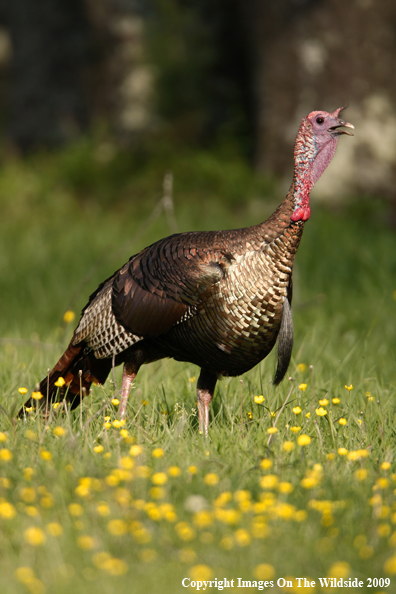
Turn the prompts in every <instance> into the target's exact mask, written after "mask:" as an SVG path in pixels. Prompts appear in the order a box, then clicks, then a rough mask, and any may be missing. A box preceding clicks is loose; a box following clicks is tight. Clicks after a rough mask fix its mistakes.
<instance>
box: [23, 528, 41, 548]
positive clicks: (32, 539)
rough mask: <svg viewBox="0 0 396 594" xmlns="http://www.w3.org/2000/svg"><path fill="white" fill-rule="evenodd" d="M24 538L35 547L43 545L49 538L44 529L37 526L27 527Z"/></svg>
mask: <svg viewBox="0 0 396 594" xmlns="http://www.w3.org/2000/svg"><path fill="white" fill-rule="evenodd" d="M23 538H24V540H25V542H27V544H30V545H32V546H33V547H37V546H40V545H43V544H44V543H45V541H46V540H47V537H46V536H45V533H44V532H43V530H41V528H38V527H37V526H30V528H26V530H25V531H24V533H23Z"/></svg>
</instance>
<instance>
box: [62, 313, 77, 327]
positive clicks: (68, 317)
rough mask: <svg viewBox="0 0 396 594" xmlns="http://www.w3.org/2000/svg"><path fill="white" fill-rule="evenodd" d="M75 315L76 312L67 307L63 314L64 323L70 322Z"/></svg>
mask: <svg viewBox="0 0 396 594" xmlns="http://www.w3.org/2000/svg"><path fill="white" fill-rule="evenodd" d="M75 317H76V314H75V313H74V311H71V310H70V309H68V310H67V311H65V313H64V314H63V321H64V322H65V324H71V323H72V321H73V320H74V318H75Z"/></svg>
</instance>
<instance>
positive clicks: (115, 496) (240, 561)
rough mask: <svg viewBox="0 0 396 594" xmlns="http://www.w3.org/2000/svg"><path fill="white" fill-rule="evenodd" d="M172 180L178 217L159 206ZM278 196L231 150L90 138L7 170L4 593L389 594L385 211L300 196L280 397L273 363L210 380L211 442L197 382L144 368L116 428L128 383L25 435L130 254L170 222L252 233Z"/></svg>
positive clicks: (0, 517) (357, 201) (0, 487)
mask: <svg viewBox="0 0 396 594" xmlns="http://www.w3.org/2000/svg"><path fill="white" fill-rule="evenodd" d="M167 169H170V170H171V171H172V173H173V176H174V189H173V198H174V215H175V220H176V223H175V221H174V220H173V218H170V219H169V217H167V216H166V212H164V210H163V209H161V204H162V203H160V200H161V197H162V181H163V177H164V174H165V172H166V170H167ZM323 183H325V178H324V179H323ZM281 199H282V196H281V195H280V194H279V192H277V191H276V190H275V186H274V184H273V183H272V181H271V180H268V179H261V178H259V177H257V176H255V175H253V173H252V172H251V171H250V169H249V167H248V166H247V165H246V164H245V163H244V162H243V161H242V160H241V159H240V158H239V157H236V156H235V155H234V154H232V153H231V154H228V153H227V151H224V150H223V151H219V153H218V154H208V153H205V152H204V151H202V152H195V153H188V152H186V151H179V152H178V151H174V153H172V155H169V154H168V153H167V150H166V147H162V148H161V150H159V153H158V155H152V154H150V155H149V154H145V152H144V150H142V151H141V152H140V153H139V154H138V155H136V154H127V153H121V152H120V153H119V152H118V151H117V150H116V149H115V148H114V147H113V146H112V145H111V144H110V143H108V142H97V143H96V144H95V143H91V142H90V141H82V142H80V143H79V144H77V145H75V146H74V147H71V148H69V149H65V150H64V151H63V152H60V153H58V154H56V155H48V154H47V155H45V154H43V155H36V156H35V157H32V158H30V159H28V160H27V161H20V160H17V159H15V160H13V159H6V158H5V157H4V156H3V158H2V168H1V171H0V206H1V212H2V216H1V220H0V296H1V306H2V307H1V309H2V316H1V320H0V347H1V348H0V412H1V415H0V419H1V423H0V591H1V592H2V593H4V594H8V593H11V592H12V593H13V594H19V593H21V594H23V593H26V592H30V593H31V594H44V593H46V592H47V593H48V594H63V593H69V592H71V591H73V592H75V593H76V594H77V593H78V594H79V593H82V592H84V594H89V593H90V592H99V593H106V594H107V593H110V592H114V591H118V592H120V593H124V592H125V593H129V592H142V591H144V592H150V593H153V594H154V593H157V592H162V593H163V594H167V593H168V592H169V593H171V592H172V593H174V592H184V591H187V592H188V591H189V590H185V589H184V587H183V584H182V580H184V579H185V581H184V586H186V587H187V588H190V591H191V590H194V591H197V587H198V586H197V584H198V585H199V582H200V581H203V582H208V581H212V585H211V586H208V587H206V591H207V590H209V589H210V588H212V589H211V591H215V590H216V588H217V589H221V587H223V586H224V585H227V584H224V582H223V583H221V582H222V580H223V581H224V580H225V579H226V580H228V584H230V587H227V588H225V591H234V590H235V591H238V592H252V591H254V590H258V589H260V590H263V591H268V592H274V593H276V592H300V593H303V592H310V593H316V592H317V593H319V592H339V591H344V589H343V588H341V587H340V586H339V585H337V584H339V583H340V582H339V580H340V579H341V580H345V581H346V582H348V580H350V582H349V583H350V584H355V585H354V586H353V585H352V587H348V591H349V592H353V593H354V594H356V593H357V592H362V591H369V592H373V594H379V593H383V592H389V593H392V592H396V456H395V454H396V445H395V439H396V435H395V433H396V431H395V427H396V407H395V397H396V365H395V363H396V361H395V359H396V325H395V323H394V319H395V312H396V236H395V233H394V230H393V229H392V228H390V227H389V226H388V225H387V221H388V219H389V213H388V210H387V208H388V207H387V205H386V204H385V203H384V202H383V201H381V200H380V199H379V198H375V197H370V196H366V197H359V198H354V199H353V198H351V199H350V200H348V201H347V200H346V201H345V203H344V204H343V205H342V206H340V205H338V206H337V208H333V209H331V208H329V207H323V206H320V205H319V204H317V203H316V202H315V200H314V201H313V205H312V217H311V220H310V221H309V222H308V223H307V225H306V228H305V230H304V236H303V239H302V243H301V246H300V248H299V251H298V254H297V257H296V264H295V270H294V297H293V312H294V325H295V344H294V351H293V358H292V364H291V366H290V369H289V375H290V379H286V380H284V381H283V382H282V384H281V385H280V386H279V387H278V388H277V389H275V388H274V387H273V386H272V384H271V378H272V376H273V373H274V368H275V354H271V355H270V356H269V357H268V358H267V359H266V360H265V361H264V362H262V363H261V364H260V365H259V366H257V367H256V368H255V369H253V370H252V371H251V372H249V373H248V374H246V375H245V376H243V377H241V378H232V379H225V380H223V381H221V382H220V383H219V384H218V388H217V391H216V395H215V399H214V401H213V403H212V408H211V423H210V435H209V438H208V439H205V438H204V437H203V436H202V435H200V434H199V433H198V427H197V411H196V398H195V381H196V377H197V375H198V369H197V368H196V367H194V366H193V365H188V364H181V363H176V362H174V361H172V360H166V361H161V362H158V363H156V364H152V365H150V366H147V367H145V368H143V369H142V370H141V371H140V372H139V375H138V377H137V381H136V382H135V385H134V387H133V389H132V391H131V396H130V401H129V405H128V414H127V418H126V421H125V422H122V423H121V422H120V421H119V420H118V416H117V407H118V396H119V387H120V378H121V370H120V369H116V370H115V371H114V374H112V376H111V379H109V380H108V381H107V383H106V384H105V385H104V386H95V387H94V388H93V390H92V392H91V394H90V395H89V396H88V397H86V398H85V399H84V401H83V402H82V404H81V406H80V407H78V408H77V409H76V410H75V411H73V412H70V411H69V410H67V408H66V409H65V407H63V405H61V406H59V407H58V408H56V409H54V411H53V414H52V415H51V417H50V418H49V419H48V420H43V419H42V418H40V417H39V416H37V415H36V414H35V413H34V412H33V413H27V414H26V418H25V419H24V420H18V421H17V420H16V413H17V411H18V410H19V408H20V406H21V404H22V403H23V401H24V400H25V399H26V397H27V396H29V395H30V394H31V392H32V391H33V390H34V388H35V385H36V383H37V382H38V381H39V380H40V379H41V378H42V377H43V375H45V373H46V372H47V369H48V368H49V367H52V366H53V365H54V363H55V362H56V360H57V359H58V357H59V356H60V355H61V354H62V352H63V349H64V348H65V346H66V345H67V343H68V340H69V339H70V336H71V334H72V331H73V328H74V325H75V324H76V322H77V320H78V315H79V311H80V310H81V308H82V307H83V306H84V305H85V303H86V301H87V299H88V296H89V294H90V293H91V292H92V291H93V290H94V289H95V288H96V286H97V285H98V284H99V282H101V281H102V280H103V279H104V278H106V277H107V276H109V275H110V274H111V273H112V272H113V271H114V270H115V269H117V268H118V267H119V266H121V265H122V264H123V263H124V262H125V261H126V260H127V259H128V258H129V257H130V256H131V255H132V254H133V253H135V252H136V251H138V250H139V249H141V248H143V247H144V246H145V245H147V244H149V243H150V242H152V241H154V240H155V239H158V238H160V237H162V236H164V235H167V234H169V233H170V232H173V231H174V229H173V228H172V227H174V226H175V224H177V227H178V230H179V231H182V230H194V229H213V228H221V227H222V228H231V227H238V226H243V225H248V224H253V223H256V222H259V221H260V220H264V219H265V218H266V217H267V216H268V215H269V214H270V213H271V212H272V210H273V208H274V207H275V206H276V205H277V204H278V203H279V202H280V201H281ZM238 578H239V579H240V581H238ZM297 578H306V580H305V581H304V580H303V579H300V580H297ZM319 578H321V579H322V583H321V582H320V579H319ZM324 578H327V580H330V579H331V578H332V579H335V582H334V581H333V582H330V581H328V582H327V586H326V585H325V582H323V579H324ZM215 580H217V581H215ZM231 580H234V582H233V586H232V585H231V584H232V582H231ZM308 580H309V581H308ZM353 580H356V581H355V582H354V581H353ZM249 582H250V584H249ZM313 582H314V583H313ZM359 583H360V585H359ZM194 584H195V587H194ZM308 584H309V585H308ZM331 584H333V585H334V584H335V587H330V585H331ZM249 586H250V587H249ZM204 587H205V586H202V587H201V590H200V591H202V590H203V589H204Z"/></svg>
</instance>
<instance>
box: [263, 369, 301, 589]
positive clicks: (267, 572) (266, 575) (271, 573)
mask: <svg viewBox="0 0 396 594" xmlns="http://www.w3.org/2000/svg"><path fill="white" fill-rule="evenodd" d="M300 365H304V364H303V363H302V364H301V363H300ZM298 367H299V366H298ZM253 575H254V577H255V578H257V579H258V580H263V581H268V580H272V579H273V578H274V577H275V569H274V567H273V566H272V565H270V564H269V563H260V565H257V566H256V567H255V568H254V570H253Z"/></svg>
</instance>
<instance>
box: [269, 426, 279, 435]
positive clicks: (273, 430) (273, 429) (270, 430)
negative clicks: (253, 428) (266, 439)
mask: <svg viewBox="0 0 396 594" xmlns="http://www.w3.org/2000/svg"><path fill="white" fill-rule="evenodd" d="M277 432H278V427H269V428H268V429H267V433H269V435H274V434H275V433H277Z"/></svg>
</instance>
